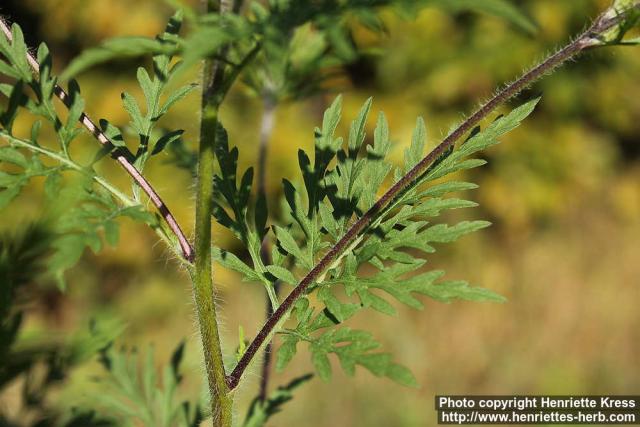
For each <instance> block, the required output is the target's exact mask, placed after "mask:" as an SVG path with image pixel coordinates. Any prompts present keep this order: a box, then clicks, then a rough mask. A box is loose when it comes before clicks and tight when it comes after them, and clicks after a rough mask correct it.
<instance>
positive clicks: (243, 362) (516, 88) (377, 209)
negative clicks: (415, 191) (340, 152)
mask: <svg viewBox="0 0 640 427" xmlns="http://www.w3.org/2000/svg"><path fill="white" fill-rule="evenodd" d="M635 8H638V7H637V6H635ZM624 19H625V16H624V14H619V15H617V16H613V17H610V16H607V15H606V14H603V15H601V16H600V17H599V18H598V19H597V20H596V21H595V23H594V24H593V25H592V26H591V27H589V29H588V30H587V31H585V32H584V33H583V34H581V35H580V36H579V37H577V38H576V39H575V40H574V41H572V42H570V43H569V44H567V45H566V46H565V47H563V48H562V49H560V50H558V51H557V52H556V53H554V54H552V55H551V56H549V57H547V58H546V59H545V60H544V61H542V62H541V63H539V64H537V65H536V66H534V67H533V68H531V69H530V70H529V71H527V72H525V73H524V74H523V75H522V76H521V77H520V78H518V79H517V80H515V81H513V82H512V83H510V84H508V85H506V86H505V87H504V88H503V89H502V90H500V91H498V92H497V93H496V94H495V95H494V96H493V97H492V98H491V99H490V100H489V101H487V102H486V103H485V104H483V105H482V106H481V107H480V108H479V109H478V110H477V111H476V112H475V113H473V114H472V115H471V116H469V117H468V118H467V119H466V120H464V121H463V122H462V123H461V124H460V125H459V126H458V127H457V128H456V129H455V130H454V131H453V132H451V133H450V134H449V135H448V136H447V137H446V138H445V139H444V140H443V141H442V142H441V143H440V144H439V145H438V146H437V147H436V148H435V149H433V150H432V151H431V152H430V153H429V154H427V156H425V157H424V158H423V159H422V160H421V161H420V162H419V163H418V164H417V165H416V166H415V167H414V168H412V169H411V170H410V171H409V172H407V173H406V174H405V175H404V176H403V177H402V178H401V179H400V180H399V181H397V182H396V183H395V184H394V185H393V186H392V187H391V188H389V190H387V191H386V192H385V193H384V194H383V195H382V196H381V197H380V198H379V199H378V200H377V202H376V203H375V204H374V205H373V206H372V207H371V208H370V209H369V210H368V211H367V212H365V213H364V214H363V215H362V216H361V217H360V218H358V219H357V220H356V221H355V222H354V223H353V224H352V225H351V226H350V227H349V229H348V230H347V231H346V233H345V234H344V235H343V236H342V238H341V239H340V240H339V241H338V242H337V243H336V244H335V246H334V247H332V248H331V249H330V250H329V251H328V252H327V253H326V254H325V255H324V256H323V257H322V259H321V260H320V261H318V262H317V263H316V265H315V266H314V267H313V268H312V269H311V270H310V271H309V272H308V273H307V274H306V276H305V277H304V278H303V279H302V280H301V281H300V282H299V283H298V285H297V286H296V287H295V288H294V289H293V290H292V291H291V293H290V294H289V295H288V296H287V297H286V298H285V299H284V301H283V302H282V304H281V305H280V306H279V307H278V309H277V310H275V312H274V313H273V315H271V316H270V317H269V318H268V319H267V321H266V322H265V324H264V326H263V327H262V328H261V329H260V331H259V332H258V334H257V335H256V337H255V338H254V340H253V341H252V342H251V343H250V344H249V346H248V347H247V350H246V351H245V353H244V354H243V356H242V358H241V359H240V361H239V362H238V364H237V365H236V367H235V368H234V370H233V371H232V372H231V374H230V375H229V376H228V377H227V383H228V385H229V388H230V389H234V388H235V387H237V385H238V384H239V382H240V379H241V378H242V375H243V373H244V372H245V370H246V369H247V367H248V366H249V364H250V363H251V361H252V360H253V358H254V357H255V356H256V354H257V353H258V352H259V351H260V350H261V348H262V347H263V346H264V345H265V343H266V342H268V341H269V340H270V339H271V337H272V336H273V334H274V332H275V331H277V329H278V328H279V327H280V326H281V325H282V319H284V318H285V317H286V316H287V315H288V313H289V310H290V309H291V308H292V307H293V305H294V304H295V302H296V301H297V300H298V299H299V298H300V297H302V296H303V295H304V294H305V292H306V291H307V289H308V288H309V287H310V286H311V285H312V284H313V283H316V282H317V281H318V279H319V278H320V277H321V276H322V275H323V274H324V273H325V271H326V270H327V269H328V268H329V267H330V266H331V265H333V263H334V262H335V261H336V260H337V259H339V258H340V257H341V256H343V254H344V253H346V251H347V250H348V249H349V248H350V247H352V245H353V243H354V242H356V241H357V240H358V239H360V238H361V237H362V235H363V233H365V232H366V230H367V229H368V227H369V226H370V225H371V224H372V223H373V222H374V221H375V220H376V219H377V218H379V217H380V215H381V214H383V213H384V212H385V209H386V208H388V207H389V206H390V205H391V204H392V203H393V201H394V200H396V198H397V197H399V196H401V195H402V194H404V193H405V192H406V191H408V190H409V189H411V188H412V187H413V186H414V185H415V183H416V181H417V180H418V179H419V178H420V176H421V175H422V174H423V173H425V171H427V169H428V168H429V167H430V166H431V165H432V164H433V163H434V162H435V161H436V160H437V159H438V158H440V156H442V155H443V154H444V153H445V152H446V151H447V150H448V149H450V148H451V147H453V146H454V145H455V143H456V142H457V141H458V140H459V139H460V138H461V137H462V136H464V135H465V134H466V133H467V132H469V131H470V130H472V129H473V128H474V127H475V126H476V125H477V124H478V123H480V121H481V120H483V119H484V118H486V117H487V116H488V115H489V114H490V113H491V112H492V111H494V110H495V109H496V108H497V107H498V106H500V105H501V104H503V103H504V102H506V101H508V100H509V99H511V98H513V97H514V96H516V95H517V94H518V93H520V92H521V91H522V90H523V89H525V88H527V87H529V86H531V84H533V83H534V82H535V81H537V80H539V79H540V78H541V77H543V76H544V75H546V74H548V73H550V72H551V71H553V70H554V69H556V68H557V67H559V66H561V65H562V64H564V63H565V62H566V61H568V60H569V59H571V58H573V57H575V56H576V55H577V54H579V53H580V52H582V51H584V50H586V49H588V48H591V47H596V46H599V45H601V42H600V41H599V37H600V36H601V35H602V34H604V33H605V32H606V31H607V30H610V29H611V28H613V27H615V26H616V25H619V24H620V23H621V22H623V20H624Z"/></svg>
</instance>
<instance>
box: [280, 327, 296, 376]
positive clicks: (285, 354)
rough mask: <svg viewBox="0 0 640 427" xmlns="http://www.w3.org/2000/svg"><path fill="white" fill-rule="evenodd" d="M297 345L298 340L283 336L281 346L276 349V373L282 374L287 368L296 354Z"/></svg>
mask: <svg viewBox="0 0 640 427" xmlns="http://www.w3.org/2000/svg"><path fill="white" fill-rule="evenodd" d="M297 344H298V340H297V339H296V338H295V337H293V336H291V335H285V336H284V338H283V339H282V344H281V345H280V348H279V349H278V358H277V360H276V370H277V371H278V372H282V371H283V370H284V368H286V367H287V365H288V364H289V362H291V359H293V356H295V355H296V352H297Z"/></svg>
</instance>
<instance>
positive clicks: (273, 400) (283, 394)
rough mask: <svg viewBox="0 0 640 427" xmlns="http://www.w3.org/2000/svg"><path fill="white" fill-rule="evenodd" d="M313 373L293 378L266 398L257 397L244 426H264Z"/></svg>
mask: <svg viewBox="0 0 640 427" xmlns="http://www.w3.org/2000/svg"><path fill="white" fill-rule="evenodd" d="M312 378H313V375H311V374H307V375H303V376H301V377H298V378H295V379H293V380H292V381H291V382H289V384H287V385H285V386H280V387H278V388H277V389H276V390H275V391H274V392H272V393H271V394H270V395H269V396H268V398H267V399H266V400H263V399H262V397H261V396H258V397H256V398H255V399H254V400H253V402H252V403H251V406H250V407H249V412H248V413H247V417H246V418H245V421H244V424H243V427H262V426H264V425H265V424H266V422H267V421H268V420H269V419H271V417H273V416H274V415H275V414H277V413H278V412H280V411H281V410H282V406H283V405H284V404H285V403H287V402H289V401H291V399H293V392H294V390H296V389H297V388H298V387H300V386H301V385H303V384H304V383H306V382H308V381H310V380H311V379H312Z"/></svg>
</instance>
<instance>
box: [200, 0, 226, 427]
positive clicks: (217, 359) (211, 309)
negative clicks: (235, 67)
mask: <svg viewBox="0 0 640 427" xmlns="http://www.w3.org/2000/svg"><path fill="white" fill-rule="evenodd" d="M203 3H204V6H205V7H204V10H205V11H206V12H220V13H225V12H228V11H230V10H231V7H232V5H231V4H230V3H229V1H228V0H227V1H225V2H223V1H222V0H221V1H220V3H216V2H214V1H211V0H206V1H204V2H203ZM219 54H220V55H221V56H223V57H224V56H226V49H223V51H222V52H219ZM224 69H225V65H224V63H223V62H221V61H218V60H215V59H206V60H205V63H204V72H203V76H202V104H201V109H202V117H201V119H200V120H201V123H200V147H199V153H198V182H197V187H196V220H195V221H196V225H195V228H196V236H195V247H196V255H195V269H194V272H193V276H192V281H193V295H194V299H195V304H196V311H197V315H198V324H199V327H200V337H201V340H202V348H203V352H204V360H205V369H206V372H207V380H208V384H209V395H210V399H211V417H212V423H213V426H214V427H231V423H232V421H233V398H232V396H231V395H230V389H229V387H228V386H227V382H226V372H225V368H224V360H223V356H222V346H221V342H220V333H219V330H218V318H217V313H216V306H215V292H214V288H213V269H212V258H211V216H212V212H213V176H214V161H215V149H216V142H217V141H216V139H217V135H218V127H219V123H218V113H219V108H220V103H221V102H222V98H223V97H224V93H222V92H223V91H224Z"/></svg>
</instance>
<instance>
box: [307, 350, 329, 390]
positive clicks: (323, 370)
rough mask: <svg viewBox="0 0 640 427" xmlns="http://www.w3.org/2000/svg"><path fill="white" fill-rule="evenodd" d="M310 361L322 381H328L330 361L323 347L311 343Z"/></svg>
mask: <svg viewBox="0 0 640 427" xmlns="http://www.w3.org/2000/svg"><path fill="white" fill-rule="evenodd" d="M311 362H312V363H313V366H314V368H315V369H316V371H317V372H318V376H319V377H320V378H321V379H322V380H323V381H329V380H330V379H331V362H329V358H328V357H327V353H326V351H324V349H322V348H319V347H316V346H313V345H312V346H311Z"/></svg>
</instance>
